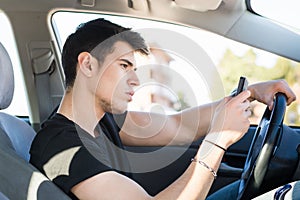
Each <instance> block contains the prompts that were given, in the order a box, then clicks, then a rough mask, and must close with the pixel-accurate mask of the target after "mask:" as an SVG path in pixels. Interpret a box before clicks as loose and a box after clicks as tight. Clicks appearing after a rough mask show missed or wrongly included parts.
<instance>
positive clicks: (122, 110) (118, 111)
mask: <svg viewBox="0 0 300 200" xmlns="http://www.w3.org/2000/svg"><path fill="white" fill-rule="evenodd" d="M126 111H127V106H122V107H118V108H112V110H111V113H112V114H123V113H125V112H126Z"/></svg>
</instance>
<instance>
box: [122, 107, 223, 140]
mask: <svg viewBox="0 0 300 200" xmlns="http://www.w3.org/2000/svg"><path fill="white" fill-rule="evenodd" d="M219 102H220V101H217V102H213V103H210V104H205V105H201V106H198V107H194V108H189V109H186V110H183V111H181V112H178V113H176V114H173V115H163V114H157V113H146V112H136V111H134V112H128V113H127V116H126V120H125V123H124V125H123V127H122V130H121V132H120V136H121V139H122V142H123V143H124V144H125V145H132V146H151V145H156V146H159V145H161V146H163V145H173V144H177V145H178V144H186V143H189V142H192V141H194V140H196V139H198V138H200V137H202V136H205V135H206V134H207V132H208V130H209V127H210V123H211V120H212V116H213V114H214V110H215V108H216V106H217V105H218V104H219Z"/></svg>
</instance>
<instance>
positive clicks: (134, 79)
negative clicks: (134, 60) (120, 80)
mask: <svg viewBox="0 0 300 200" xmlns="http://www.w3.org/2000/svg"><path fill="white" fill-rule="evenodd" d="M128 76H129V79H128V84H129V85H131V86H139V85H140V80H139V78H138V76H137V74H136V72H135V71H134V70H130V71H129V72H128Z"/></svg>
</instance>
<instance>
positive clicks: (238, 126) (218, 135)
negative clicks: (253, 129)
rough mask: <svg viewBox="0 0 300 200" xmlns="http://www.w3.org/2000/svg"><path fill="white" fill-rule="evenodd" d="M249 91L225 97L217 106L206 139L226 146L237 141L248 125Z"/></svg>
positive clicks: (249, 113)
mask: <svg viewBox="0 0 300 200" xmlns="http://www.w3.org/2000/svg"><path fill="white" fill-rule="evenodd" d="M249 97H250V91H248V90H246V91H244V92H242V93H240V94H239V95H237V96H236V97H225V98H224V99H223V100H222V101H221V102H220V104H219V105H218V106H217V108H216V110H215V113H214V116H213V120H212V122H211V128H210V130H209V134H208V135H207V136H206V139H208V140H209V141H213V142H214V143H216V144H218V145H220V146H222V147H224V148H227V147H229V146H230V145H231V144H233V143H235V142H236V141H238V140H239V139H240V138H241V137H242V136H243V135H244V134H245V133H246V132H247V130H248V128H249V126H250V121H249V117H250V115H251V112H250V110H249V107H250V102H249V100H248V98H249Z"/></svg>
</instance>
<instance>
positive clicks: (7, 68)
mask: <svg viewBox="0 0 300 200" xmlns="http://www.w3.org/2000/svg"><path fill="white" fill-rule="evenodd" d="M13 92H14V76H13V68H12V63H11V60H10V58H9V55H8V53H7V51H6V50H5V48H4V47H3V46H2V44H1V43H0V110H2V109H5V108H7V107H8V106H9V105H10V103H11V101H12V97H13ZM35 134H36V133H35V131H34V130H33V128H32V127H31V126H30V125H29V124H28V123H26V122H25V121H23V120H21V119H19V118H17V117H15V116H12V115H9V114H6V113H3V112H0V199H1V198H2V197H3V198H4V197H5V198H8V199H20V200H22V199H24V200H25V199H34V200H35V199H46V200H47V199H49V200H50V199H70V198H69V197H68V196H67V195H66V194H64V193H63V192H62V191H61V190H60V189H59V188H58V187H56V186H55V185H54V183H52V182H51V181H50V180H49V179H48V178H47V177H46V176H44V175H43V174H42V173H40V172H39V171H38V170H37V169H36V168H35V167H34V166H32V165H31V164H30V163H29V162H28V161H29V158H30V155H29V149H30V146H31V142H32V140H33V138H34V136H35ZM5 198H4V199H5Z"/></svg>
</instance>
